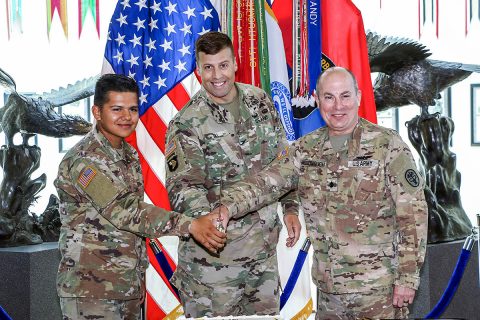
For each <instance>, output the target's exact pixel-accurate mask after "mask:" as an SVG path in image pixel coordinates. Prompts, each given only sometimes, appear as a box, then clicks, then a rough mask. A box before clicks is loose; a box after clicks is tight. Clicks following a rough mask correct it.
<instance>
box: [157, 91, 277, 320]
mask: <svg viewBox="0 0 480 320" xmlns="http://www.w3.org/2000/svg"><path fill="white" fill-rule="evenodd" d="M235 85H236V86H237V91H238V92H239V104H240V114H239V119H238V121H235V119H234V117H233V115H232V114H231V113H230V112H229V111H228V110H227V109H225V108H224V107H223V106H220V105H217V104H215V103H214V102H212V100H210V99H209V98H208V97H207V94H206V91H205V90H204V89H203V88H202V89H201V90H200V92H198V93H197V94H196V95H195V96H194V97H193V98H192V99H191V101H190V102H189V103H188V104H187V105H186V106H185V107H184V108H183V109H182V110H181V111H180V112H179V114H177V115H176V117H175V118H174V119H173V120H172V122H171V123H170V125H169V128H168V133H167V148H166V151H165V156H166V159H167V160H166V163H167V168H166V171H167V182H166V186H167V190H168V194H169V198H170V203H171V205H172V207H173V209H174V210H175V211H178V212H182V213H183V214H185V215H186V216H189V217H198V216H199V215H204V214H206V213H209V212H210V211H211V210H212V209H214V208H215V207H216V206H217V205H218V204H219V202H220V201H221V199H220V198H221V196H220V192H221V189H222V188H224V187H227V186H229V185H231V184H232V183H234V182H236V181H240V180H242V179H244V178H245V177H246V176H247V175H249V174H255V173H256V172H259V171H260V170H261V169H262V168H263V167H265V166H266V165H267V164H269V163H270V162H271V161H272V160H273V159H275V156H276V154H277V153H278V151H279V150H282V149H283V148H284V147H285V146H286V145H287V141H286V138H285V134H284V131H283V128H282V126H281V123H280V121H279V119H278V118H277V116H276V110H275V109H274V107H273V104H272V101H271V100H270V98H269V97H268V96H267V94H266V93H265V92H264V91H263V90H261V89H258V88H256V87H253V86H249V85H245V84H240V83H236V84H235ZM280 228H281V223H280V221H279V219H278V217H277V203H276V202H275V203H273V204H270V205H267V206H262V208H259V209H258V211H255V212H253V213H250V214H248V215H246V216H244V217H242V218H241V219H238V220H234V221H230V224H229V226H228V229H227V243H226V245H225V247H224V248H223V250H222V251H221V252H220V253H219V255H216V256H215V255H212V254H210V253H209V252H208V251H206V250H205V249H204V248H203V247H201V246H199V245H198V244H197V243H196V242H195V241H193V240H191V239H189V240H188V241H182V242H181V243H180V248H179V262H178V267H177V269H176V272H175V274H174V276H173V278H172V281H173V282H174V284H175V285H176V286H177V288H179V291H180V296H181V300H182V305H183V308H184V310H185V314H186V316H187V317H202V316H224V315H252V314H264V315H265V314H278V310H279V300H278V299H279V297H278V289H279V278H278V266H277V259H276V245H277V242H278V234H279V231H280Z"/></svg>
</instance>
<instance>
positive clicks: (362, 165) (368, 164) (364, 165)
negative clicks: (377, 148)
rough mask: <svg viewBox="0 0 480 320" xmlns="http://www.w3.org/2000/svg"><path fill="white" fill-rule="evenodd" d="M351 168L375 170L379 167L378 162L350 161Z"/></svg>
mask: <svg viewBox="0 0 480 320" xmlns="http://www.w3.org/2000/svg"><path fill="white" fill-rule="evenodd" d="M348 167H349V168H373V167H378V160H351V161H348Z"/></svg>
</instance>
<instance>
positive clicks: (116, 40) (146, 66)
mask: <svg viewBox="0 0 480 320" xmlns="http://www.w3.org/2000/svg"><path fill="white" fill-rule="evenodd" d="M219 29H220V21H219V18H218V14H217V12H216V10H215V8H214V7H213V6H212V4H211V3H210V1H208V0H156V1H155V0H121V1H119V2H118V4H117V6H116V9H115V12H114V13H113V16H112V19H111V21H110V27H109V31H108V39H107V44H106V48H105V57H104V58H105V59H104V65H103V70H102V73H121V74H125V75H128V76H130V77H132V78H134V79H135V80H136V81H137V83H138V86H139V89H140V97H139V100H140V101H139V103H140V105H139V107H140V108H139V109H140V121H139V124H138V126H137V129H136V132H135V133H134V134H133V135H132V136H131V137H129V139H127V140H128V141H129V142H130V143H131V144H132V145H133V146H134V147H135V148H136V149H137V151H138V153H139V156H140V162H141V165H142V171H143V177H144V183H145V193H146V198H147V201H148V199H149V200H150V201H151V202H152V203H153V204H155V205H157V206H160V207H164V208H167V209H170V205H169V201H168V196H167V192H166V189H165V187H164V185H165V163H164V162H165V155H164V154H165V134H166V130H167V126H168V123H169V122H170V120H171V119H172V118H173V117H174V116H175V114H176V113H177V112H178V110H180V109H181V108H182V107H183V106H184V105H185V104H186V103H187V102H188V100H189V99H190V97H191V96H193V95H194V94H195V93H196V92H197V90H198V89H199V88H200V83H199V81H198V79H197V77H196V75H195V73H194V70H195V67H196V66H195V52H194V49H195V41H196V40H197V38H198V37H199V36H200V35H202V34H203V33H205V32H208V31H211V30H219ZM163 249H164V253H165V255H166V259H167V260H168V261H169V262H170V263H172V264H173V268H172V269H175V265H174V260H175V259H174V258H173V257H174V255H175V254H176V253H175V252H173V253H168V249H166V248H163ZM148 250H150V248H148ZM149 257H154V255H153V254H151V252H150V254H149ZM152 265H153V266H158V263H156V264H155V261H152ZM151 270H158V271H159V274H158V275H157V276H155V275H154V274H153V275H152V274H151V273H150V274H148V273H147V309H150V311H149V310H147V319H161V318H163V317H165V316H168V314H170V313H172V312H174V311H175V308H176V307H178V301H177V300H175V301H172V299H175V296H174V295H173V293H172V292H171V288H170V287H169V285H168V284H165V283H160V282H161V281H162V279H166V278H165V275H164V274H162V271H161V270H160V268H156V269H150V272H152V271H151ZM153 272H155V271H153ZM159 288H163V289H164V290H159ZM150 302H152V303H155V304H156V306H154V305H152V304H150ZM149 304H150V305H149ZM177 311H178V310H177Z"/></svg>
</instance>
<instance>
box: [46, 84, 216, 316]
mask: <svg viewBox="0 0 480 320" xmlns="http://www.w3.org/2000/svg"><path fill="white" fill-rule="evenodd" d="M92 112H93V115H94V117H95V119H96V121H97V124H96V127H95V128H94V129H92V131H91V132H90V133H88V134H87V135H86V136H85V137H84V138H83V139H82V140H81V141H80V142H79V143H78V144H77V145H75V146H74V147H73V148H72V149H71V150H70V151H69V152H68V153H67V154H66V155H65V157H64V158H63V160H62V162H61V163H60V166H59V172H58V177H57V179H56V180H55V186H56V188H57V191H58V195H59V197H60V218H61V221H62V227H61V233H60V239H59V248H60V253H61V261H60V266H59V269H58V275H57V291H58V295H59V296H60V304H61V308H62V313H63V319H139V316H140V304H141V302H142V300H143V296H144V285H143V278H144V273H145V268H146V267H147V263H148V261H147V259H146V254H145V241H144V240H145V237H151V238H156V237H159V236H162V235H166V234H171V235H178V236H181V237H188V236H189V233H191V234H192V235H193V236H194V237H195V238H196V239H197V240H198V241H199V242H201V243H204V244H205V245H206V246H207V247H208V248H209V249H211V250H213V251H215V250H216V249H218V248H221V247H222V246H223V243H224V242H225V239H224V237H225V234H224V233H221V232H219V231H218V230H216V228H215V225H214V224H213V223H212V220H216V218H217V216H215V217H214V218H213V217H211V216H205V217H202V219H197V220H194V219H192V218H190V217H188V216H184V215H180V214H178V213H176V212H168V211H166V210H164V209H162V208H158V207H155V206H153V205H151V204H147V203H145V202H143V194H144V190H143V180H142V173H141V168H140V163H139V160H138V155H137V153H136V151H135V150H134V149H133V148H132V147H131V146H130V145H128V144H127V143H126V142H125V141H124V138H125V137H127V136H128V135H130V134H131V133H132V132H133V131H134V130H135V127H136V125H137V122H138V87H137V85H136V83H135V81H134V80H133V79H131V78H129V77H126V76H122V75H105V76H103V77H101V78H100V79H99V81H98V82H97V85H96V88H95V97H94V106H93V107H92Z"/></svg>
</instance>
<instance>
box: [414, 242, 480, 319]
mask: <svg viewBox="0 0 480 320" xmlns="http://www.w3.org/2000/svg"><path fill="white" fill-rule="evenodd" d="M463 243H464V240H457V241H452V242H446V243H437V244H429V245H428V246H427V254H426V257H425V264H424V266H423V268H422V271H421V273H420V276H421V280H420V288H419V290H418V291H417V294H416V296H415V301H414V303H413V305H412V306H411V308H410V311H411V313H410V318H412V319H413V318H415V319H417V318H418V319H422V318H423V317H425V316H426V315H427V314H428V313H429V312H430V310H431V309H432V308H433V307H435V305H436V304H437V302H438V300H439V299H440V298H441V296H442V295H443V292H444V291H445V288H446V287H447V284H448V281H449V280H450V277H451V276H452V272H453V270H454V269H455V266H456V264H457V260H458V257H459V256H460V252H461V250H462V247H463ZM479 286H480V284H479V279H478V247H477V243H475V246H474V248H473V250H472V252H471V254H470V259H469V261H468V264H467V267H466V268H465V272H464V274H463V277H462V280H461V281H460V285H459V286H458V288H457V292H456V293H455V295H454V296H453V298H452V300H451V301H450V304H449V306H448V307H447V309H446V310H445V312H444V313H443V315H442V318H441V319H444V318H455V319H478V317H479V315H480V303H478V299H479V297H480V288H479Z"/></svg>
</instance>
